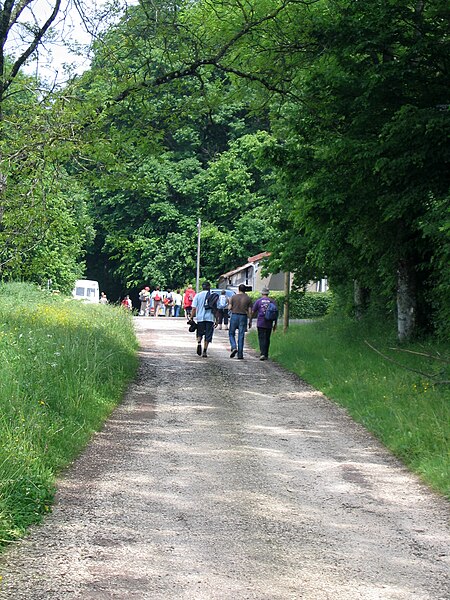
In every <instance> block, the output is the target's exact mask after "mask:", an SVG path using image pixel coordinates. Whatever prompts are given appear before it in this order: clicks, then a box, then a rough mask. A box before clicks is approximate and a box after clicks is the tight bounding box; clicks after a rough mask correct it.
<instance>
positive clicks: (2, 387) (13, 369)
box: [0, 284, 137, 545]
mask: <svg viewBox="0 0 450 600" xmlns="http://www.w3.org/2000/svg"><path fill="white" fill-rule="evenodd" d="M136 347H137V343H136V338H135V335H134V332H133V327H132V322H131V319H130V317H129V315H128V314H126V313H125V311H122V310H121V309H119V308H113V307H109V306H103V305H87V304H84V303H81V302H78V301H75V300H69V299H67V298H61V297H52V296H50V295H49V294H48V293H45V292H41V291H39V290H37V289H36V288H35V287H33V286H31V285H27V284H6V285H0V545H1V544H2V543H5V542H8V541H11V540H13V539H15V538H17V537H19V536H20V535H22V534H23V532H24V531H25V530H26V528H27V527H28V526H29V525H30V524H31V523H34V522H37V521H39V519H40V518H41V516H42V514H44V513H45V512H46V511H48V510H49V509H50V505H51V502H52V498H53V493H54V483H55V476H56V475H57V474H58V473H59V472H60V471H61V469H63V468H64V467H65V466H67V465H68V464H69V463H70V462H71V460H72V459H73V458H74V457H75V456H76V454H77V453H78V452H79V451H80V450H81V449H82V448H83V447H84V446H85V444H86V443H87V442H88V440H89V438H90V437H91V435H92V433H93V432H94V431H96V430H97V429H98V428H99V427H100V426H101V424H102V422H103V421H104V420H105V418H106V417H107V416H108V415H109V414H110V412H111V410H112V409H113V407H114V406H115V405H116V404H117V403H118V402H119V401H120V400H121V398H122V396H123V392H124V390H125V388H126V385H127V383H128V382H129V381H130V380H131V379H132V377H133V376H134V374H135V371H136V367H137V355H136Z"/></svg>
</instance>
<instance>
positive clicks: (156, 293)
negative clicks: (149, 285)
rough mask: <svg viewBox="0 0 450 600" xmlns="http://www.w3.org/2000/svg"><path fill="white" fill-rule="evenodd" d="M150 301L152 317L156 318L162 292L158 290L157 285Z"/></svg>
mask: <svg viewBox="0 0 450 600" xmlns="http://www.w3.org/2000/svg"><path fill="white" fill-rule="evenodd" d="M151 300H152V302H153V316H154V317H157V316H158V315H159V312H160V308H161V302H162V292H161V290H160V289H159V285H157V286H156V288H155V289H154V290H153V292H152V294H151Z"/></svg>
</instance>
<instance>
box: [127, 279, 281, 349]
mask: <svg viewBox="0 0 450 600" xmlns="http://www.w3.org/2000/svg"><path fill="white" fill-rule="evenodd" d="M246 289H247V288H246V286H245V285H244V284H241V285H240V286H239V291H238V293H237V294H234V295H233V296H231V297H228V296H227V294H226V291H225V290H222V291H221V293H220V294H217V293H215V292H213V293H212V292H211V284H210V283H209V282H208V281H206V282H205V283H203V286H202V291H201V292H199V293H198V294H196V292H195V291H194V289H193V287H192V285H188V286H187V287H186V289H185V290H184V292H183V293H181V290H180V289H177V290H171V289H167V290H161V288H160V287H159V286H156V287H155V289H154V290H150V288H149V287H148V286H145V287H144V288H143V289H142V290H141V291H140V293H139V302H140V310H139V316H142V317H150V316H153V317H164V316H165V317H179V316H180V313H181V309H182V308H183V310H184V315H185V317H186V319H187V321H188V323H189V324H190V325H191V326H192V329H193V330H195V331H196V340H197V354H198V355H199V356H202V357H203V358H207V357H208V346H209V344H210V343H211V342H212V339H213V335H214V330H215V329H216V328H218V329H222V327H224V328H225V330H227V331H228V338H229V341H230V358H234V357H236V356H237V358H238V359H240V360H242V359H243V358H244V340H245V333H246V332H247V331H248V329H250V328H251V327H252V322H253V319H256V327H257V330H258V342H259V349H260V357H259V359H260V360H267V359H268V357H269V347H270V336H271V334H272V331H275V329H276V327H277V318H278V308H277V305H276V302H275V301H274V300H273V299H272V298H270V297H269V293H270V291H269V289H268V288H267V287H264V288H263V289H262V290H261V297H260V298H258V299H257V300H256V302H255V303H254V304H253V303H252V300H251V298H250V296H249V295H248V294H247V293H246ZM127 298H128V297H127ZM269 313H270V315H269ZM194 319H195V321H194ZM236 336H237V339H236Z"/></svg>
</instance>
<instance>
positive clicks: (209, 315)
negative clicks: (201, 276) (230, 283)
mask: <svg viewBox="0 0 450 600" xmlns="http://www.w3.org/2000/svg"><path fill="white" fill-rule="evenodd" d="M210 290H211V284H210V283H209V281H205V283H204V284H203V285H202V291H201V292H199V293H198V294H196V295H195V296H194V299H193V301H192V312H191V317H192V319H194V318H195V317H197V354H198V355H199V356H202V357H203V358H207V357H208V354H207V350H208V346H209V344H210V343H211V342H212V338H213V333H214V323H215V320H216V319H215V316H214V311H213V309H212V307H211V306H205V302H206V298H207V297H208V298H209V296H210V295H211V292H210ZM203 338H204V344H203V352H202V339H203Z"/></svg>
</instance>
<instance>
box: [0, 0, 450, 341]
mask: <svg viewBox="0 0 450 600" xmlns="http://www.w3.org/2000/svg"><path fill="white" fill-rule="evenodd" d="M449 12H450V9H449V6H448V3H447V2H444V1H443V0H430V1H427V2H425V1H423V0H415V1H414V2H412V1H408V0H396V2H379V1H376V2H372V3H366V2H356V1H354V0H352V1H349V0H245V1H244V2H242V0H214V1H212V0H198V1H196V2H192V1H175V0H173V1H169V0H151V1H150V0H141V1H140V2H139V4H137V5H135V6H131V7H128V8H127V9H126V11H125V12H124V13H123V15H122V17H121V18H120V19H119V20H118V21H115V22H112V23H111V24H110V26H106V27H105V26H104V27H103V30H104V33H103V34H102V35H100V36H99V37H98V39H97V41H96V43H95V45H94V58H93V61H92V65H91V68H90V69H89V70H88V71H86V72H85V73H84V74H83V75H82V76H79V77H75V78H74V79H73V80H72V81H71V82H70V83H69V84H68V85H67V86H65V87H64V89H63V90H61V91H58V92H57V93H54V94H52V95H50V96H49V97H48V98H49V101H48V102H47V103H43V102H42V101H41V96H39V94H36V92H35V93H34V95H33V94H31V95H30V94H29V93H28V92H27V93H28V94H29V95H28V96H27V93H26V90H27V89H28V87H27V85H26V84H25V81H24V79H21V80H20V79H19V78H16V82H17V84H20V85H19V87H20V90H21V91H20V94H18V95H16V96H14V95H13V96H11V98H8V99H6V98H4V100H3V102H2V105H3V107H4V109H3V113H4V114H5V110H6V112H8V110H9V111H10V112H11V114H12V113H13V112H14V115H15V119H16V121H15V122H14V120H12V119H11V122H7V120H5V119H4V122H3V125H2V127H3V130H2V131H3V135H2V141H3V139H4V140H5V142H6V143H5V144H3V146H2V148H3V153H5V151H6V152H7V155H8V157H9V158H8V159H7V161H6V162H5V160H4V161H3V165H5V164H7V165H8V169H11V171H8V173H9V172H11V173H16V179H17V184H15V185H17V186H18V187H17V191H15V188H14V187H12V186H11V188H10V189H11V195H10V196H9V198H10V200H9V202H10V203H11V204H10V205H8V206H9V208H8V215H9V217H8V218H10V220H11V223H15V224H19V223H23V227H22V229H24V227H26V223H27V220H26V219H27V216H28V221H31V222H32V224H33V227H34V228H35V230H36V233H35V235H36V236H38V237H39V235H41V234H39V231H41V230H42V231H45V233H46V235H47V237H45V236H44V237H41V238H39V240H41V242H42V243H41V242H39V244H38V245H37V246H36V248H37V247H38V246H39V252H37V251H36V252H34V251H33V250H30V251H29V253H28V254H29V263H30V264H29V265H28V266H27V267H26V268H27V269H28V270H25V263H23V261H22V259H17V260H16V259H15V257H16V258H17V257H19V256H22V257H23V256H24V250H25V249H26V248H30V244H29V243H28V246H26V247H25V246H24V247H23V249H20V248H19V246H17V245H14V244H13V243H12V242H11V240H12V239H14V240H15V242H16V243H17V240H18V237H17V238H14V235H10V233H11V231H12V230H13V227H12V226H11V227H9V229H8V227H6V223H7V221H6V220H4V225H3V230H2V231H1V232H0V233H1V234H2V235H4V236H6V237H4V246H3V247H4V251H7V252H9V255H8V256H11V258H8V261H9V262H10V263H11V265H12V264H15V265H16V267H15V270H14V269H11V270H10V272H8V274H9V275H10V276H13V275H14V276H26V277H30V278H32V279H33V278H36V277H37V271H38V270H39V269H41V270H42V259H38V258H37V257H38V256H39V255H40V254H42V257H44V258H43V260H44V262H47V263H51V264H52V265H55V264H60V271H59V272H58V271H55V274H54V276H55V277H56V278H58V277H59V278H61V277H62V271H63V270H64V269H63V265H66V266H68V265H69V264H71V265H72V266H71V267H70V268H69V269H66V274H65V275H64V277H65V279H64V281H68V277H69V279H70V276H69V275H70V274H71V273H73V274H75V271H76V265H80V264H82V260H81V257H82V253H83V249H85V250H86V251H87V262H88V266H89V271H90V273H91V274H92V273H95V274H97V276H98V278H99V279H100V280H102V281H103V282H105V283H106V282H109V284H110V285H113V283H115V285H116V286H117V288H118V289H119V291H121V292H122V293H123V292H124V291H125V290H129V289H132V288H134V287H137V286H140V285H142V284H143V283H144V282H146V283H148V284H152V285H156V284H159V285H162V286H169V287H178V286H182V285H184V284H185V283H187V282H188V281H192V280H193V278H194V274H195V258H196V236H197V220H198V219H199V218H201V221H202V230H201V233H202V275H204V276H205V277H208V278H210V279H213V280H214V279H216V278H217V277H218V275H219V274H220V273H222V272H224V271H227V270H229V269H232V268H233V267H235V266H237V264H239V263H241V262H245V261H246V258H247V256H249V255H252V254H256V253H258V252H260V251H262V250H270V251H271V259H270V268H271V269H272V270H275V271H276V270H279V269H285V270H290V271H292V272H294V273H295V276H296V283H297V285H298V286H300V287H301V286H303V285H304V284H305V283H306V282H307V281H309V280H310V279H313V278H316V277H322V276H327V277H328V278H329V280H330V283H331V286H332V288H333V289H334V291H335V293H336V294H338V295H339V296H340V297H341V298H342V299H343V300H345V299H347V301H348V303H349V304H350V305H351V306H352V307H353V309H354V310H355V313H356V314H358V315H360V314H361V311H362V310H364V309H365V308H367V307H368V306H374V305H376V306H378V307H379V308H380V309H382V310H384V311H388V312H391V313H393V314H395V315H396V318H397V323H398V334H399V337H400V338H401V339H403V338H407V337H409V336H411V335H413V334H414V333H415V332H417V330H418V329H422V330H425V331H432V330H439V331H440V332H441V333H442V334H443V335H448V333H449V331H448V325H445V323H449V322H450V313H449V311H450V308H449V306H448V297H449V292H450V289H449V286H450V277H449V266H448V265H449V260H448V259H449V255H450V250H449V248H450V240H449V235H450V233H449V232H450V225H449V222H450V218H449V201H448V196H449V193H448V190H449V173H450V171H449V168H448V166H449V165H448V163H449V156H448V134H449V105H448V99H447V96H448V84H449V81H448V79H449V75H448V73H449V64H448V63H449V56H450V54H449V51H448V50H449V38H448V32H447V23H448V17H449V16H450V14H449ZM4 73H6V71H4ZM5 77H6V76H4V78H3V81H4V82H5V81H7V78H6V79H5ZM18 99H20V102H21V103H24V102H29V103H30V104H33V105H34V107H33V110H32V111H31V112H30V111H27V110H26V109H25V108H23V109H20V110H19V111H12V109H11V106H12V103H14V102H18V101H19V100H18ZM36 100H39V101H38V102H36ZM23 106H25V105H23ZM8 107H9V108H8ZM25 113H27V114H32V115H33V119H31V120H30V119H28V123H27V126H29V134H28V138H27V142H28V145H24V144H23V143H22V147H27V148H28V147H30V148H31V147H33V148H34V150H33V152H31V150H30V151H29V152H27V160H28V163H26V164H27V166H25V163H24V162H23V161H22V155H21V154H20V152H19V147H21V145H20V139H19V137H20V136H19V134H18V129H17V128H16V127H15V123H17V122H21V123H22V122H25V121H26V118H25ZM33 122H34V123H35V125H34V126H33ZM36 132H39V134H38V133H36ZM4 136H5V137H4ZM14 136H16V137H17V140H16V142H15V143H16V146H17V150H16V151H15V153H14V152H13V151H10V150H9V148H10V147H11V148H13V146H12V145H11V140H12V139H14ZM38 138H39V141H38ZM33 139H36V143H34V144H33V143H32V142H31V141H32V140H33ZM22 142H23V140H22ZM7 148H8V150H6V149H7ZM4 156H5V157H6V154H4ZM44 157H45V160H44ZM33 160H34V162H33ZM21 161H22V162H21ZM38 164H40V165H41V169H43V170H41V173H42V176H38V177H37V173H38V172H39V171H38V167H37V165H38ZM44 165H45V168H44ZM56 165H57V167H56ZM3 172H6V167H5V166H4V167H3ZM44 173H45V176H44ZM56 173H57V174H58V175H57V176H55V174H56ZM9 177H10V176H9ZM11 180H13V178H11ZM32 181H34V182H36V183H35V184H34V185H36V186H37V185H38V186H40V187H39V189H41V188H42V191H41V192H40V194H41V196H40V198H42V197H43V196H42V194H43V193H44V186H47V187H45V197H46V198H48V202H46V204H45V205H46V210H45V211H44V213H45V215H46V219H47V220H46V221H45V223H41V225H40V226H36V227H35V225H36V224H37V222H38V220H37V218H34V217H32V216H31V214H32V213H33V206H36V207H37V206H38V204H39V203H38V204H33V202H34V200H33V199H32V197H31V196H30V195H28V196H27V192H26V190H29V189H30V186H31V185H32ZM20 186H22V187H20ZM36 189H37V188H36ZM21 190H22V191H21ZM8 193H9V192H8V191H7V192H6V195H5V198H8ZM28 194H29V192H28ZM35 197H36V196H35V195H34V196H33V198H35ZM21 198H22V199H23V198H26V200H25V202H23V201H22V202H21V200H20V199H21ZM5 201H6V200H5ZM14 203H15V204H14ZM20 206H22V207H23V210H22V212H21V209H20ZM39 206H42V201H41V202H40V204H39ZM14 207H15V208H14ZM50 207H51V210H50ZM86 207H88V212H86ZM28 208H29V209H30V210H28ZM52 211H54V212H52ZM37 212H38V213H39V210H38V211H37ZM25 213H26V214H27V216H26V215H25ZM41 213H42V211H41ZM90 219H91V220H92V222H93V223H94V224H95V237H93V236H92V229H91V221H90ZM58 223H59V225H58ZM50 224H51V225H52V227H54V228H55V229H52V228H51V227H50ZM63 224H64V225H63ZM7 230H8V231H9V232H10V233H8V234H7V233H5V232H6V231H7ZM50 231H54V233H53V234H52V236H51V239H50V236H49V232H50ZM8 235H9V237H8ZM69 240H70V243H69ZM52 244H53V246H54V249H53V250H52V247H53V246H52ZM70 244H74V246H73V248H72V247H71V245H70ZM65 247H67V248H69V251H68V252H67V256H66V255H65V254H64V252H62V253H61V250H60V249H61V248H65ZM52 252H53V253H56V254H57V255H58V257H59V259H58V260H56V259H53V258H52V256H53V255H54V254H52ZM46 253H48V256H46ZM25 254H27V253H26V252H25ZM71 261H72V262H71ZM22 263H23V267H22ZM60 272H61V274H59V273H60Z"/></svg>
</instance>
